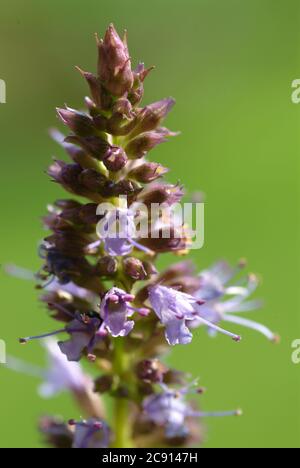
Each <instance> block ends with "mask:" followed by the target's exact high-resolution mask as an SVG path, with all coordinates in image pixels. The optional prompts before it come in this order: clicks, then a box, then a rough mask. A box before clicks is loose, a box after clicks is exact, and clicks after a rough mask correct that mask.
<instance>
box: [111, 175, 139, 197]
mask: <svg viewBox="0 0 300 468" xmlns="http://www.w3.org/2000/svg"><path fill="white" fill-rule="evenodd" d="M141 190H142V189H141V188H140V187H138V186H137V185H136V184H135V183H134V182H132V181H130V180H126V179H123V180H120V182H117V183H116V184H114V186H113V188H112V191H113V195H114V196H115V197H118V196H120V195H128V196H131V195H132V196H137V195H138V194H139V193H140V191H141Z"/></svg>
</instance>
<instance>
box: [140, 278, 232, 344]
mask: <svg viewBox="0 0 300 468" xmlns="http://www.w3.org/2000/svg"><path fill="white" fill-rule="evenodd" d="M149 300H150V303H151V306H152V308H153V309H154V311H155V313H156V315H157V316H158V318H159V320H160V321H161V323H162V324H163V325H165V327H166V331H165V335H166V339H167V341H168V343H169V344H170V345H176V344H187V343H190V342H191V341H192V333H191V332H190V330H189V325H190V324H191V323H192V321H195V317H196V316H197V314H198V309H199V308H200V307H199V304H202V303H203V302H201V301H200V300H197V299H195V298H194V297H193V296H190V295H189V294H185V293H182V292H180V291H177V290H176V289H172V288H167V287H166V286H159V285H158V286H153V287H150V288H149ZM197 318H198V316H197ZM200 320H201V321H202V323H205V324H206V325H209V326H210V327H212V328H213V329H215V330H216V331H218V332H220V333H223V334H225V335H228V336H230V337H231V338H232V339H234V340H235V341H240V337H239V336H237V335H234V334H232V333H230V332H227V331H226V330H222V329H221V328H219V327H216V326H215V325H214V324H212V323H209V322H207V320H206V319H202V318H201V319H200Z"/></svg>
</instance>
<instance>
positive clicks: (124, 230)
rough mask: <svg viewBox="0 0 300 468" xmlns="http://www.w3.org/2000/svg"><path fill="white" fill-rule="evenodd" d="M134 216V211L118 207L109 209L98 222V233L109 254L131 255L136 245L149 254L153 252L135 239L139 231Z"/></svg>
mask: <svg viewBox="0 0 300 468" xmlns="http://www.w3.org/2000/svg"><path fill="white" fill-rule="evenodd" d="M134 218H135V216H134V213H133V211H131V210H129V209H125V208H118V209H115V210H110V211H108V212H107V213H106V215H105V217H104V219H103V220H102V221H100V222H99V223H98V226H97V233H98V236H99V237H100V238H101V239H103V242H104V248H105V250H106V252H107V253H108V255H111V256H125V255H129V254H130V253H131V252H132V249H133V248H134V247H136V248H137V249H139V250H142V251H144V252H146V253H148V254H151V255H152V254H153V252H152V251H150V250H149V249H148V248H146V247H144V246H143V245H140V244H139V243H138V242H137V241H136V240H135V239H136V237H137V231H136V225H135V221H134ZM99 243H100V242H99Z"/></svg>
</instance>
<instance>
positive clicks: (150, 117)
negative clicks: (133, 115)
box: [132, 98, 175, 136]
mask: <svg viewBox="0 0 300 468" xmlns="http://www.w3.org/2000/svg"><path fill="white" fill-rule="evenodd" d="M174 104H175V101H174V99H172V98H166V99H162V100H161V101H157V102H154V103H153V104H149V106H146V107H144V108H143V109H141V111H140V113H139V115H138V117H137V121H138V123H137V126H136V127H135V129H134V130H133V132H132V134H133V136H136V135H139V134H140V133H144V132H150V131H151V130H154V129H155V128H156V127H158V126H159V124H160V123H161V121H162V120H163V119H164V118H165V117H166V115H167V114H168V113H169V112H170V110H171V109H172V107H173V106H174Z"/></svg>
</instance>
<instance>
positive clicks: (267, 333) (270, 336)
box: [223, 314, 278, 342]
mask: <svg viewBox="0 0 300 468" xmlns="http://www.w3.org/2000/svg"><path fill="white" fill-rule="evenodd" d="M223 319H224V320H225V321H226V322H230V323H234V324H236V325H241V326H243V327H247V328H251V329H252V330H256V331H258V332H259V333H261V334H262V335H264V336H266V337H267V338H268V340H270V341H274V342H276V341H277V340H278V336H276V335H275V334H274V333H273V332H271V330H270V329H269V328H267V327H265V326H264V325H261V324H260V323H257V322H254V321H253V320H249V319H245V318H241V317H237V316H235V315H234V316H232V315H230V314H224V316H223Z"/></svg>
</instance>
